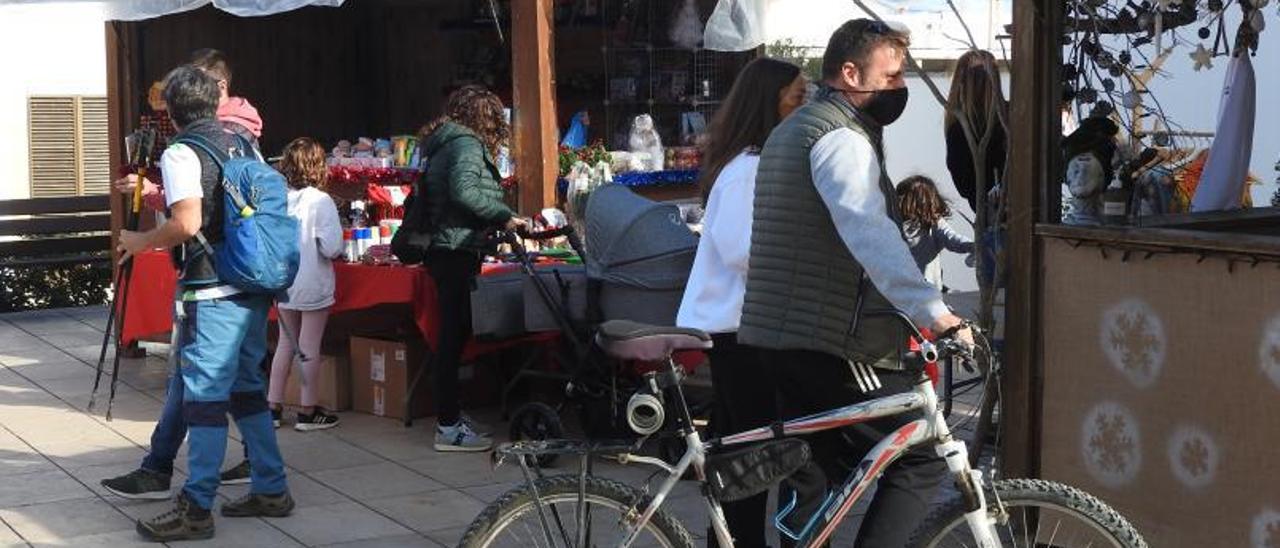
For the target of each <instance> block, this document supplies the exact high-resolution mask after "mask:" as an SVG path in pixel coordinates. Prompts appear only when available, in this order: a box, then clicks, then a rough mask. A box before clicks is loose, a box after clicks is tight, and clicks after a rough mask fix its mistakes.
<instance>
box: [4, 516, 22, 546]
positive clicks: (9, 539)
mask: <svg viewBox="0 0 1280 548" xmlns="http://www.w3.org/2000/svg"><path fill="white" fill-rule="evenodd" d="M18 546H21V547H22V548H26V547H27V546H28V544H27V543H26V541H24V540H22V537H20V536H18V534H17V533H15V532H13V529H10V528H9V526H8V525H6V524H5V523H4V522H3V521H0V548H10V547H13V548H17V547H18Z"/></svg>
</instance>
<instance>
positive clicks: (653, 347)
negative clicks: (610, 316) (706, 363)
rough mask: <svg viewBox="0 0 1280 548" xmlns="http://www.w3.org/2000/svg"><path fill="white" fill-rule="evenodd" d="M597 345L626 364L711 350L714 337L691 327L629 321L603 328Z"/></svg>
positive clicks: (607, 323)
mask: <svg viewBox="0 0 1280 548" xmlns="http://www.w3.org/2000/svg"><path fill="white" fill-rule="evenodd" d="M596 344H598V345H600V348H601V349H603V350H604V351H605V353H606V354H609V355H610V356H612V357H614V358H618V359H622V360H641V361H659V360H665V359H667V358H669V357H671V354H672V353H673V352H677V351H680V350H706V349H708V348H711V335H708V334H706V333H705V332H703V331H701V330H698V329H690V328H687V327H664V326H657V325H647V324H642V323H639V322H632V321H627V320H610V321H607V322H604V323H602V324H600V328H599V330H598V331H597V332H596Z"/></svg>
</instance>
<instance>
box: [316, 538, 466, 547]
mask: <svg viewBox="0 0 1280 548" xmlns="http://www.w3.org/2000/svg"><path fill="white" fill-rule="evenodd" d="M454 544H456V543H454ZM454 544H450V545H449V546H454ZM443 546H444V545H443V544H440V543H438V542H436V541H434V540H431V539H429V538H426V537H423V536H419V535H406V536H402V537H384V538H375V539H369V540H357V541H352V542H343V543H339V544H325V545H324V548H442V547H443Z"/></svg>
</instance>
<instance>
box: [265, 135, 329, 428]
mask: <svg viewBox="0 0 1280 548" xmlns="http://www.w3.org/2000/svg"><path fill="white" fill-rule="evenodd" d="M280 171H281V173H283V174H284V176H285V179H287V180H288V181H289V214H290V215H293V216H294V217H296V218H297V219H298V251H299V255H300V257H299V262H298V275H297V277H296V278H294V280H293V285H292V286H291V287H289V301H288V302H282V303H279V304H278V305H277V309H278V310H279V311H280V322H281V325H282V327H283V329H281V331H280V333H279V334H278V335H279V337H278V339H279V340H278V343H277V344H276V353H275V357H274V358H273V359H272V361H271V388H270V391H269V394H268V396H267V400H268V401H269V402H270V403H271V415H272V418H273V419H274V420H275V425H276V427H279V426H280V416H281V411H282V408H283V406H282V402H283V401H284V390H285V384H286V383H287V382H288V380H289V372H290V370H291V369H292V367H291V366H292V365H293V360H294V358H295V356H297V354H298V353H297V351H296V349H295V348H294V344H295V341H296V344H297V345H298V346H299V347H301V350H302V352H301V354H302V356H301V361H302V375H303V382H302V411H301V412H300V413H298V419H297V422H296V423H295V424H294V429H295V430H298V431H300V432H306V431H310V430H323V429H325V428H333V427H334V426H337V425H338V417H337V416H335V415H331V414H329V413H326V412H325V411H324V410H323V409H321V408H320V407H319V406H317V405H316V399H317V394H316V386H317V383H318V382H319V380H320V364H321V360H320V341H321V340H322V339H323V338H324V325H325V322H326V321H327V320H328V319H329V307H330V306H333V288H334V281H333V259H334V258H337V257H338V256H339V255H341V254H342V225H341V224H340V223H339V221H338V208H337V206H335V205H334V204H333V199H331V198H330V197H329V195H328V194H326V193H325V192H324V191H323V190H321V188H323V187H324V185H325V182H326V180H327V178H328V168H327V167H326V166H325V161H324V149H323V148H321V146H320V144H319V143H317V142H316V141H315V140H314V139H310V138H307V137H302V138H299V139H294V141H293V142H292V143H289V146H287V147H285V150H284V158H283V159H281V160H280Z"/></svg>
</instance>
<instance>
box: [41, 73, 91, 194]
mask: <svg viewBox="0 0 1280 548" xmlns="http://www.w3.org/2000/svg"><path fill="white" fill-rule="evenodd" d="M27 124H28V132H29V134H28V136H29V139H30V140H29V143H30V144H29V147H30V149H29V151H30V166H31V168H30V176H31V197H32V198H48V197H56V196H85V195H94V194H106V193H107V192H109V186H110V184H111V165H110V160H109V154H108V152H107V100H106V98H105V97H78V96H33V97H30V98H28V99H27Z"/></svg>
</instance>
